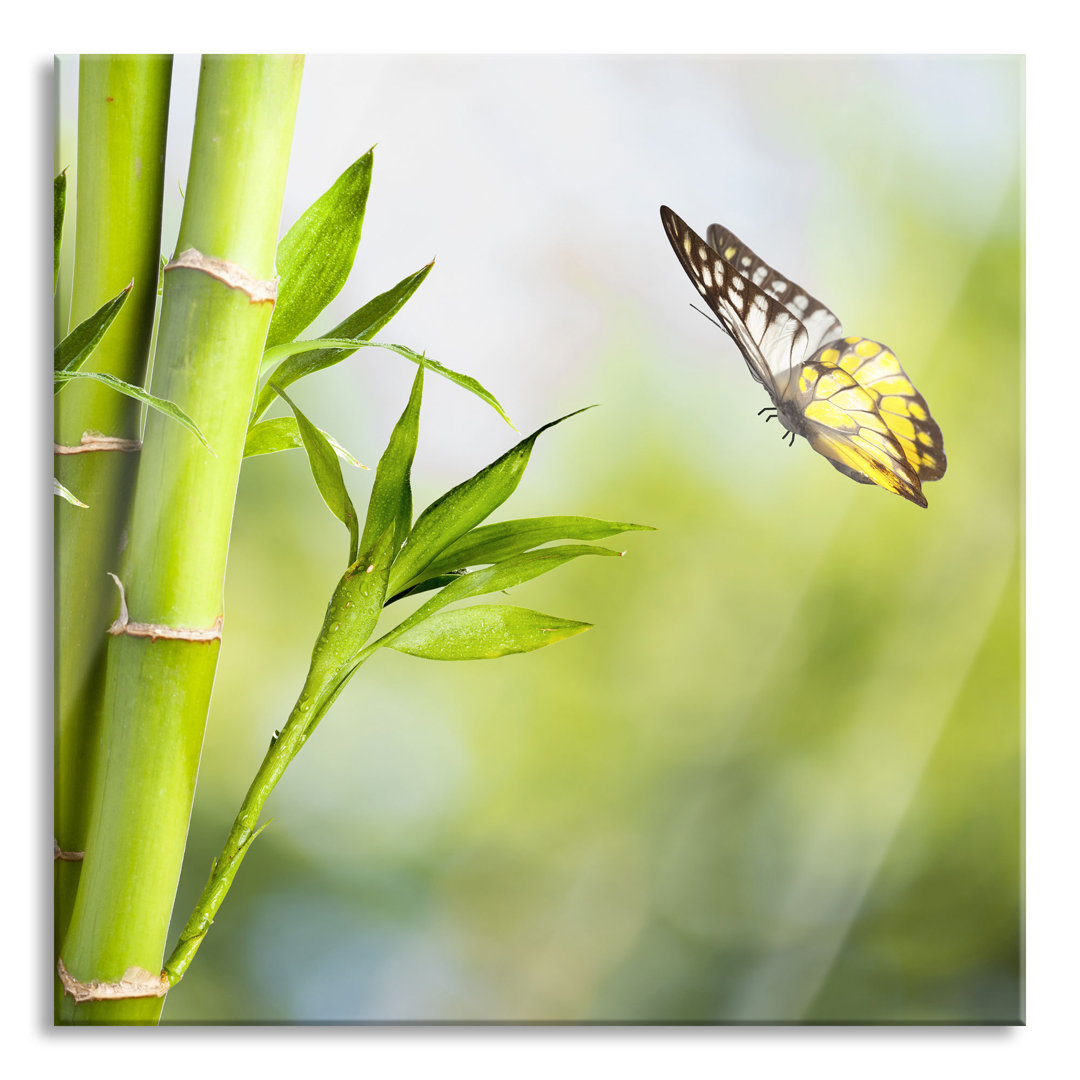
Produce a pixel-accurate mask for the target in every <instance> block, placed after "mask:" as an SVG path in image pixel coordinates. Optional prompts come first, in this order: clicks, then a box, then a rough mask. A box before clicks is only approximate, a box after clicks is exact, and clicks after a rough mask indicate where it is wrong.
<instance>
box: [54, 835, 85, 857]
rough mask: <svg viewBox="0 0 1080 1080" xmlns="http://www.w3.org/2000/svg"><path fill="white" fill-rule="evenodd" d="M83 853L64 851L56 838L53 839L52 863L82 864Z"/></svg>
mask: <svg viewBox="0 0 1080 1080" xmlns="http://www.w3.org/2000/svg"><path fill="white" fill-rule="evenodd" d="M82 860H83V852H81V851H64V849H63V848H61V847H60V844H59V843H58V842H57V840H56V837H53V862H82Z"/></svg>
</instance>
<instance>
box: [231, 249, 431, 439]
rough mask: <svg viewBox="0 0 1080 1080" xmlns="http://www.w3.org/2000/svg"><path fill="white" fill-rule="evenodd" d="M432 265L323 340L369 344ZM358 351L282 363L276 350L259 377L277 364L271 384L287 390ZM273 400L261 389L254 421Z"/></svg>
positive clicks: (300, 355)
mask: <svg viewBox="0 0 1080 1080" xmlns="http://www.w3.org/2000/svg"><path fill="white" fill-rule="evenodd" d="M434 265H435V264H434V261H432V262H429V263H428V264H427V266H425V267H423V268H421V269H420V270H418V271H417V272H416V273H415V274H410V275H409V276H408V277H407V278H403V279H402V280H401V281H399V282H398V283H397V284H396V285H395V286H394V287H393V288H392V289H388V290H387V291H386V292H384V293H380V294H379V295H378V296H376V297H375V299H374V300H369V301H368V302H367V303H366V304H365V305H364V306H363V307H362V308H359V309H358V310H356V311H354V312H353V313H352V314H351V315H350V316H349V317H348V318H347V319H345V320H344V321H343V322H340V323H338V324H337V326H335V327H334V329H333V330H331V331H329V332H328V333H327V334H326V335H324V336H325V337H328V338H337V339H339V340H347V341H349V342H350V343H351V342H361V341H368V340H369V339H371V338H373V337H374V336H375V335H376V334H377V333H378V332H379V331H380V330H381V329H382V328H383V327H384V326H386V324H387V323H388V322H389V321H390V320H391V319H392V318H393V317H394V316H395V315H396V314H397V313H398V312H399V311H400V310H401V309H402V308H403V307H404V306H405V301H406V300H408V299H409V297H410V296H412V294H413V293H414V292H416V290H417V289H418V288H420V283H421V282H422V281H423V280H424V278H426V277H427V276H428V273H429V272H430V270H431V268H432V266H434ZM357 347H358V346H355V345H353V346H352V347H351V348H348V347H347V348H338V349H331V348H319V349H316V350H313V351H304V352H291V353H289V354H287V357H286V359H284V360H281V358H280V357H277V356H275V355H274V354H276V353H277V350H276V349H271V350H268V353H264V354H263V365H262V369H261V371H260V375H261V374H263V373H265V372H266V371H267V370H269V368H270V367H272V366H273V365H274V364H278V365H279V366H278V368H277V370H276V371H275V372H274V382H275V383H277V385H278V386H289V385H290V384H291V383H294V382H296V380H297V379H302V378H303V377H304V376H305V375H311V374H313V373H314V372H316V371H322V369H323V368H328V367H333V365H334V364H338V363H340V362H341V361H342V360H344V359H345V357H347V356H352V354H353V353H354V352H355V351H356V348H357ZM274 396H275V395H274V392H273V391H272V390H271V389H270V387H269V386H264V387H263V388H262V390H261V391H260V393H259V397H258V400H257V401H256V403H255V408H254V411H253V413H252V417H253V419H258V417H260V416H262V414H263V413H264V412H266V410H267V409H268V408H269V407H270V405H271V404H272V403H273V401H274Z"/></svg>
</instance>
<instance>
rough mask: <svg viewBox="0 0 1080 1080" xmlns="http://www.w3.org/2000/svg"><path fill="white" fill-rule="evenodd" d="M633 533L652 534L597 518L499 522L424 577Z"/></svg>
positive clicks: (448, 553) (468, 537) (471, 535)
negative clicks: (559, 543)
mask: <svg viewBox="0 0 1080 1080" xmlns="http://www.w3.org/2000/svg"><path fill="white" fill-rule="evenodd" d="M634 530H648V531H649V532H652V531H653V529H652V526H651V525H634V524H632V523H631V522H628V521H601V520H600V519H599V518H588V517H537V518H518V519H516V520H513V521H499V522H496V523H495V524H493V525H482V526H480V528H478V529H473V530H472V531H471V532H467V533H466V534H465V535H464V536H463V537H461V539H460V540H458V541H456V542H455V543H453V544H451V545H450V546H449V547H448V548H446V549H445V550H444V551H443V552H441V553H440V555H439V556H438V558H436V559H435V560H434V561H433V562H431V563H430V564H429V565H428V566H427V568H426V569H425V570H424V575H425V577H426V576H427V575H428V574H445V573H447V572H448V571H450V570H461V569H463V568H464V567H467V566H481V565H483V564H485V563H496V562H501V561H502V560H503V559H508V558H510V557H511V556H513V555H519V554H520V553H521V552H523V551H529V550H531V549H532V548H535V547H539V546H540V545H541V544H547V543H550V542H551V541H553V540H603V539H604V538H605V537H608V536H614V535H616V534H617V533H623V532H632V531H634Z"/></svg>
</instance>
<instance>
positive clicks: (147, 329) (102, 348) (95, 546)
mask: <svg viewBox="0 0 1080 1080" xmlns="http://www.w3.org/2000/svg"><path fill="white" fill-rule="evenodd" d="M171 76H172V57H170V56H86V57H83V58H82V59H81V60H80V63H79V121H78V122H79V131H78V135H79V138H78V162H77V169H76V175H77V179H78V197H77V203H78V205H77V224H76V232H75V238H76V256H75V280H74V289H73V297H72V303H71V321H72V324H73V325H74V324H76V323H78V322H80V321H81V320H82V319H84V318H85V317H87V316H88V315H90V314H91V313H92V312H93V311H95V310H96V309H97V308H98V307H99V306H100V305H101V304H102V303H103V302H104V301H105V300H107V299H108V298H109V297H111V296H113V295H115V294H116V293H117V292H118V291H119V290H120V289H122V288H123V287H124V286H125V285H126V284H127V283H128V282H129V281H131V282H134V286H133V288H132V291H131V294H130V295H129V297H128V301H127V303H126V305H125V307H124V309H123V310H122V311H121V313H120V315H119V317H118V318H117V319H116V320H115V322H114V323H113V325H112V326H111V327H110V328H109V332H108V334H107V335H106V336H105V338H104V339H103V340H102V342H101V343H100V345H99V346H98V348H97V350H96V351H95V353H94V354H93V355H92V356H91V357H90V359H89V360H88V361H87V363H86V365H85V367H84V370H86V371H105V372H109V373H111V374H113V375H116V376H117V377H118V378H121V379H124V380H125V381H127V382H132V383H135V384H137V385H141V384H142V382H143V380H144V379H145V375H146V363H147V356H148V352H149V348H150V336H151V330H152V327H153V319H154V308H155V305H156V302H157V281H158V270H159V263H158V259H159V255H160V251H161V196H162V186H163V183H164V167H165V136H166V127H167V119H168V109H169V83H170V79H171ZM66 164H67V163H66V162H65V163H62V165H66ZM56 401H57V407H56V416H55V440H56V442H57V443H58V444H59V445H61V446H78V445H79V444H80V442H81V440H82V436H83V433H84V432H87V431H95V432H100V433H102V434H105V435H109V436H112V437H114V438H118V439H123V440H125V441H127V442H128V443H131V442H137V439H138V434H139V431H138V425H139V405H138V403H137V402H135V401H132V400H131V399H130V398H127V397H123V396H122V395H120V394H117V393H115V392H114V391H111V390H109V389H107V388H105V387H104V386H101V385H100V384H98V383H95V382H93V381H90V380H87V381H83V382H81V383H79V384H77V385H76V384H73V385H69V386H66V387H65V388H64V392H63V393H62V394H61V395H59V397H58V398H57V399H56ZM137 464H138V454H137V453H132V452H126V451H111V452H93V453H78V454H58V456H57V458H56V476H57V478H58V479H59V480H60V481H61V482H62V483H63V484H64V485H65V486H66V487H68V488H69V489H70V490H72V491H74V492H76V493H78V494H79V497H80V498H81V499H82V500H83V501H84V502H86V503H87V504H88V506H89V509H87V510H82V509H79V508H77V507H74V506H71V505H70V504H69V503H66V502H63V501H58V502H57V504H56V511H55V513H56V536H55V543H56V729H55V747H56V756H55V807H54V814H55V821H54V829H55V836H56V841H57V845H58V847H59V848H60V850H62V851H64V852H73V853H74V852H81V851H82V850H83V848H84V846H85V840H86V824H87V809H88V808H87V794H88V791H89V785H90V775H91V771H92V761H93V756H94V750H95V748H96V746H97V742H98V738H97V736H98V728H99V719H100V705H101V694H102V685H103V681H102V673H103V668H104V652H105V640H106V638H105V628H106V626H108V623H109V619H110V617H111V614H112V612H113V611H114V610H115V607H116V590H115V588H114V587H113V585H112V582H110V581H109V579H108V577H107V576H106V571H108V570H115V569H117V567H118V565H119V558H120V552H119V546H120V538H121V535H122V532H123V529H124V527H125V526H126V524H127V518H128V510H129V507H130V501H131V495H132V490H133V487H134V477H135V469H136V466H137ZM81 865H82V864H81V863H80V862H78V861H69V860H62V861H58V862H57V863H56V874H55V883H54V884H55V930H56V944H57V946H59V943H60V940H61V939H62V937H63V934H64V932H65V930H66V928H67V923H68V919H69V918H70V915H71V908H72V905H73V904H74V900H75V888H76V885H77V883H78V878H79V871H80V867H81Z"/></svg>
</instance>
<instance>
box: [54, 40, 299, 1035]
mask: <svg viewBox="0 0 1080 1080" xmlns="http://www.w3.org/2000/svg"><path fill="white" fill-rule="evenodd" d="M302 66H303V61H302V58H300V57H294V56H238V57H227V56H223V57H207V58H204V60H203V64H202V72H201V78H200V83H199V96H198V104H197V109H196V121H195V135H194V141H193V145H192V154H191V169H190V173H189V177H188V184H187V188H186V198H185V206H184V216H183V220H182V222H181V227H180V237H179V241H178V244H177V250H178V251H180V252H181V253H183V254H182V256H181V257H180V258H179V259H178V260H174V262H173V264H172V268H171V269H170V271H169V273H167V274H166V275H165V284H164V292H163V297H162V312H161V321H160V326H159V331H158V351H157V356H156V359H155V365H154V377H153V384H152V387H151V389H152V392H153V393H154V394H155V395H158V396H160V397H163V398H166V399H168V400H170V401H172V402H175V403H176V404H177V405H179V406H180V407H181V408H182V409H183V410H184V411H185V412H186V413H187V414H188V415H189V416H191V417H193V418H194V419H195V421H196V422H197V423H198V425H199V427H200V429H201V430H202V431H203V433H204V434H205V436H206V438H207V440H208V442H209V444H210V446H211V447H212V448H213V450H212V452H208V451H207V449H206V448H205V447H204V446H203V445H202V444H200V443H199V442H198V441H197V440H196V439H195V438H193V437H192V435H191V434H190V432H188V431H186V430H185V429H184V428H183V427H181V426H180V425H178V424H176V423H174V422H172V421H170V420H169V419H168V418H166V417H162V416H159V415H158V414H156V413H151V414H150V415H149V416H148V418H147V424H146V431H145V435H144V439H143V450H142V453H141V461H140V464H139V475H138V482H137V486H136V492H135V499H134V506H133V512H132V521H131V527H130V531H129V539H128V546H127V550H126V552H125V558H124V562H123V566H122V568H121V569H120V571H119V576H120V579H121V580H122V581H123V583H124V589H125V592H126V606H128V607H130V609H131V611H132V612H134V613H135V615H136V616H137V617H138V620H139V622H140V623H141V624H142V625H144V626H152V627H154V628H158V629H161V628H171V629H173V630H181V631H182V630H184V629H185V628H204V629H205V628H212V627H217V626H218V625H219V620H220V619H221V618H222V615H223V611H222V592H223V581H224V572H225V558H226V552H227V549H228V540H229V530H230V527H231V520H232V510H233V501H234V497H235V492H236V484H237V479H238V476H239V470H240V462H241V459H242V455H243V447H244V439H245V435H246V430H247V419H248V413H249V411H250V408H251V402H252V398H253V395H254V391H255V385H256V379H257V376H258V370H259V362H260V359H261V355H262V347H263V343H264V341H265V338H266V331H267V327H268V325H269V322H270V315H271V312H272V310H273V297H272V293H270V294H268V293H269V290H268V289H267V287H266V286H267V283H268V282H270V281H271V279H272V278H273V274H274V263H273V260H274V250H275V246H276V240H277V230H278V222H279V218H280V214H281V203H282V197H283V194H284V186H285V173H286V167H287V164H288V155H289V146H290V143H291V140H292V130H293V123H294V118H295V114H296V105H297V100H298V97H299V89H300V76H301V72H302ZM191 252H195V253H197V256H193V255H192V254H191ZM225 264H227V265H228V266H229V267H231V268H232V269H231V270H229V271H228V272H227V273H224V274H223V273H222V272H220V271H221V267H222V266H223V265H225ZM252 283H255V284H254V285H253V284H252ZM112 569H115V568H112ZM129 621H130V620H129ZM102 630H103V631H104V627H103V628H102ZM218 649H219V641H218V640H217V636H216V635H214V636H211V637H210V639H209V640H207V639H206V638H203V639H201V640H196V639H193V638H192V637H191V636H190V635H188V634H186V633H183V634H168V633H160V634H156V635H154V634H147V635H141V634H140V635H133V634H131V633H130V632H126V633H119V634H117V635H115V636H112V637H110V638H109V644H108V668H107V678H106V687H105V699H104V710H103V728H102V760H103V767H102V768H101V769H100V770H99V774H98V778H97V780H96V782H95V786H94V791H93V802H92V813H91V819H90V827H89V833H88V836H87V840H86V845H85V850H86V859H85V862H84V865H83V871H82V880H81V882H80V885H79V892H78V896H77V899H76V903H75V910H74V913H73V916H72V920H71V927H70V930H69V933H68V935H67V938H66V940H65V942H64V946H63V950H62V954H61V955H62V959H63V961H64V964H65V965H66V969H67V970H68V971H69V972H70V973H71V975H72V977H73V978H75V979H76V980H78V981H79V982H80V983H83V984H89V983H90V982H91V981H94V980H97V981H99V982H101V983H114V982H117V981H118V980H121V979H122V978H123V977H124V973H125V972H126V971H127V970H128V969H129V968H130V967H132V966H136V967H139V968H142V969H145V970H147V971H151V972H154V971H160V969H161V961H162V955H163V952H164V947H165V937H166V933H167V931H168V923H169V916H170V913H171V910H172V904H173V897H174V894H175V890H176V884H177V881H178V879H179V873H180V865H181V861H182V858H183V851H184V844H185V841H186V835H187V827H188V820H189V817H190V812H191V803H192V799H193V796H194V788H195V777H196V773H197V770H198V763H199V755H200V753H201V748H202V739H203V731H204V727H205V722H206V713H207V708H208V706H209V700H210V691H211V687H212V684H213V678H214V671H215V667H216V662H217V654H218ZM67 1008H68V1009H69V1010H70V1015H69V1016H68V1017H66V1018H68V1019H74V1020H76V1021H77V1022H94V1023H125V1022H126V1023H139V1022H143V1023H153V1022H154V1021H155V1020H156V1018H157V1016H158V1013H159V1011H160V1009H161V999H159V998H136V999H130V1000H116V1001H88V1002H87V1003H86V1004H83V1005H78V1006H75V1005H74V1004H73V1003H72V1002H71V1001H70V999H69V1000H68V1003H67Z"/></svg>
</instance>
